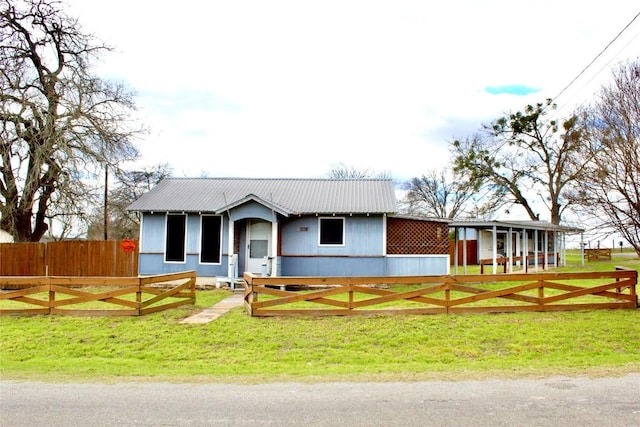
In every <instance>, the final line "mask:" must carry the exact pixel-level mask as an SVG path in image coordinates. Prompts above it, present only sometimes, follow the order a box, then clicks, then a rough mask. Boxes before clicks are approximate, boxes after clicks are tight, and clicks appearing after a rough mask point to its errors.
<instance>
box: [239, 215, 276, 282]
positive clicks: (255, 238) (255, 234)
mask: <svg viewBox="0 0 640 427" xmlns="http://www.w3.org/2000/svg"><path fill="white" fill-rule="evenodd" d="M247 242H248V243H247V258H246V259H247V263H246V264H247V265H246V266H245V270H246V271H248V272H250V273H256V274H260V273H262V262H263V260H264V257H266V256H269V247H270V245H271V223H270V222H266V221H249V223H248V224H247Z"/></svg>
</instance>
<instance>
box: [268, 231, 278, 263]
mask: <svg viewBox="0 0 640 427" xmlns="http://www.w3.org/2000/svg"><path fill="white" fill-rule="evenodd" d="M269 252H271V275H272V276H277V275H278V221H274V222H272V223H271V250H270V251H269Z"/></svg>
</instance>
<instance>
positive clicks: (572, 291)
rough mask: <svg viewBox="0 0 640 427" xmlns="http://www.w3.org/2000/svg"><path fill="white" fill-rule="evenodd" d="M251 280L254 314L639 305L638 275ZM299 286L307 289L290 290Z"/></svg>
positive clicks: (249, 301)
mask: <svg viewBox="0 0 640 427" xmlns="http://www.w3.org/2000/svg"><path fill="white" fill-rule="evenodd" d="M244 279H245V281H246V283H247V286H246V288H245V294H244V304H245V308H246V310H247V312H248V313H249V314H250V315H251V316H281V315H315V316H322V315H340V316H344V315H359V314H437V313H497V312H515V311H562V310H584V309H634V308H638V297H637V294H636V285H637V283H638V272H637V271H635V270H616V271H605V272H581V273H555V272H554V273H535V274H526V273H521V274H500V275H461V276H412V277H261V276H256V275H253V274H251V273H245V275H244ZM578 281H579V284H577V283H576V282H578ZM294 286H295V287H302V288H303V289H305V290H304V291H291V290H287V288H289V289H291V288H292V287H294ZM504 301H507V302H508V303H505V302H504Z"/></svg>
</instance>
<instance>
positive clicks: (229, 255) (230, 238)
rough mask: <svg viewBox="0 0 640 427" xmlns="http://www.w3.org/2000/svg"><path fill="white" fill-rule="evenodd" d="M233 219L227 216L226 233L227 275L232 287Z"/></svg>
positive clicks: (233, 272)
mask: <svg viewBox="0 0 640 427" xmlns="http://www.w3.org/2000/svg"><path fill="white" fill-rule="evenodd" d="M235 228H236V227H235V221H234V220H232V219H231V216H229V233H227V237H228V239H227V259H228V263H227V276H228V277H229V278H230V279H231V280H232V285H231V287H232V288H233V284H234V283H235V281H233V279H235V278H236V277H235V271H234V270H235V269H234V258H235V257H234V256H233V255H234V253H233V242H234V241H235V236H234V233H235ZM235 262H236V263H237V262H238V260H237V259H236V260H235Z"/></svg>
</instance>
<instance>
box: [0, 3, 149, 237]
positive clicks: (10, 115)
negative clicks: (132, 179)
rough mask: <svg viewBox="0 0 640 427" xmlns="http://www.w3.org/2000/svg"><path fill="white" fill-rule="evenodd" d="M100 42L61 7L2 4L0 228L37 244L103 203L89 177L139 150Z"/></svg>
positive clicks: (128, 103)
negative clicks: (105, 73) (55, 225)
mask: <svg viewBox="0 0 640 427" xmlns="http://www.w3.org/2000/svg"><path fill="white" fill-rule="evenodd" d="M109 50H110V48H109V47H108V46H106V45H104V44H100V43H97V42H96V41H95V39H94V37H93V36H91V35H89V34H86V33H84V32H83V31H82V29H81V26H80V24H79V23H78V21H77V20H76V19H74V18H71V17H69V16H67V15H66V14H65V13H64V12H63V11H62V10H61V8H60V2H58V1H55V0H0V158H1V159H2V160H1V163H0V196H1V198H0V228H2V229H4V230H6V231H8V232H10V233H11V234H12V235H13V236H14V238H15V240H16V241H38V240H40V239H41V238H42V236H43V235H44V234H45V232H46V231H47V228H48V222H50V221H52V220H54V219H55V218H56V217H59V216H64V217H74V216H77V215H80V214H81V213H82V212H83V210H84V209H85V207H84V202H86V200H88V199H90V198H91V197H92V196H95V194H94V193H93V191H94V190H92V188H91V186H89V185H88V184H86V183H85V182H86V180H85V178H86V177H88V176H91V175H92V174H95V171H96V170H100V169H101V168H102V167H109V168H112V169H115V170H117V168H118V164H119V162H120V161H122V160H127V159H133V158H135V157H136V156H137V151H136V149H135V147H134V146H133V144H132V142H131V140H132V138H133V137H134V136H135V135H137V134H138V133H139V132H140V131H141V130H140V129H136V128H134V127H133V126H132V123H131V120H130V114H131V113H132V111H133V110H134V109H135V106H134V103H133V100H132V94H131V93H130V92H128V91H127V90H126V89H125V88H124V86H123V85H122V84H117V83H111V82H107V81H105V80H102V79H100V78H98V77H96V76H95V75H93V74H92V72H91V67H90V65H91V62H92V61H93V60H95V59H96V58H98V57H99V56H100V55H101V54H102V53H105V52H108V51H109Z"/></svg>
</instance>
